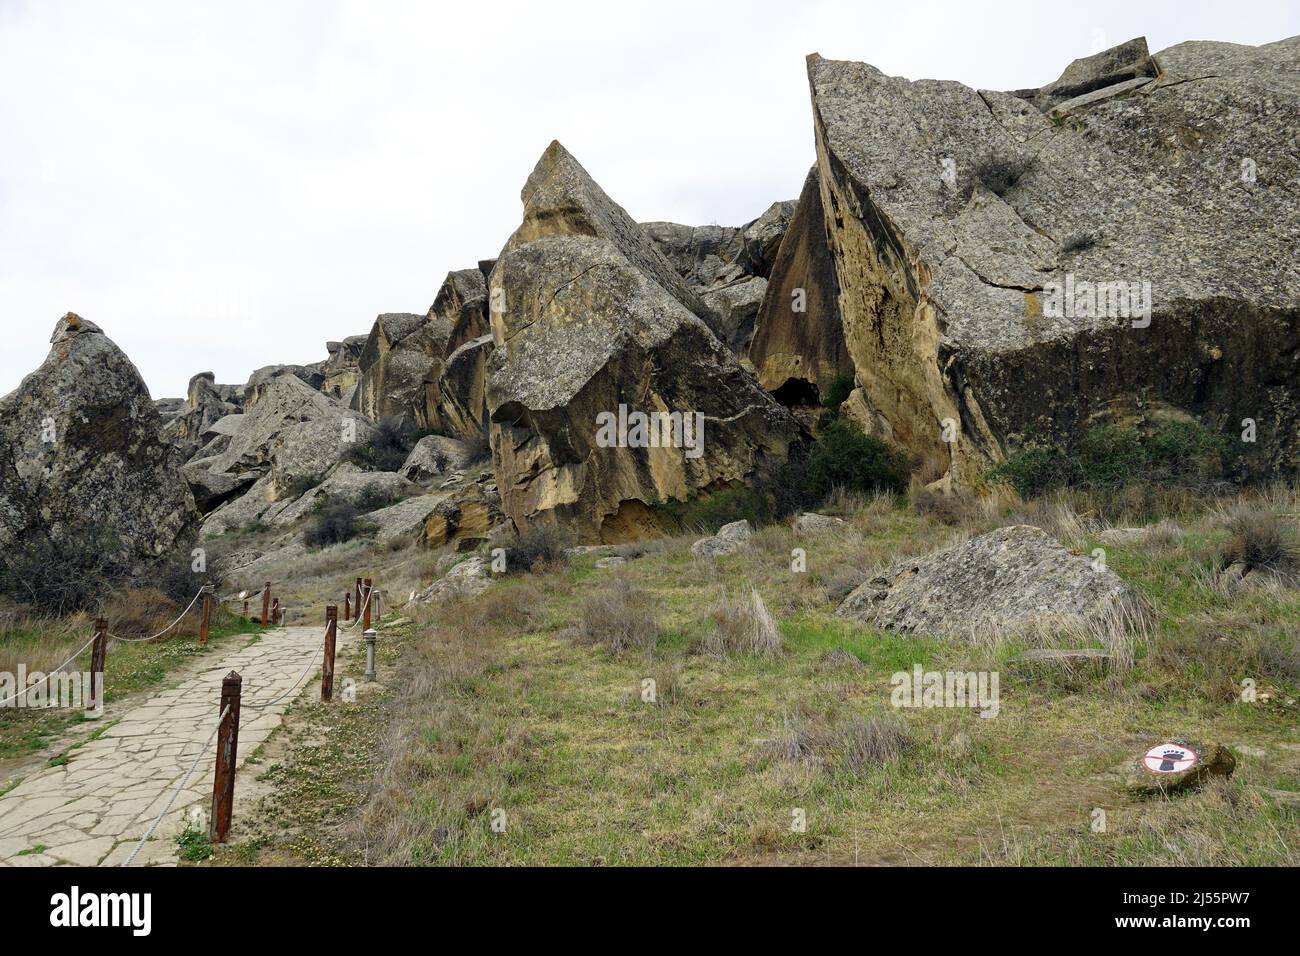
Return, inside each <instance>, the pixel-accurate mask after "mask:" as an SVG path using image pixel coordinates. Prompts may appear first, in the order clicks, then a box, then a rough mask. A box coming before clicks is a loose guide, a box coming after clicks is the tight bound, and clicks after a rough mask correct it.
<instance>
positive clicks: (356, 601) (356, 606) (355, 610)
mask: <svg viewBox="0 0 1300 956" xmlns="http://www.w3.org/2000/svg"><path fill="white" fill-rule="evenodd" d="M360 616H361V579H360V578H357V593H356V596H355V597H353V598H352V620H354V621H355V620H356V619H357V618H359V617H360Z"/></svg>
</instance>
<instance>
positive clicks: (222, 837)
mask: <svg viewBox="0 0 1300 956" xmlns="http://www.w3.org/2000/svg"><path fill="white" fill-rule="evenodd" d="M243 683H244V680H243V678H242V677H240V676H239V675H238V674H237V673H235V672H234V671H231V672H230V673H229V674H227V675H226V677H225V680H223V681H222V682H221V709H220V710H219V711H218V713H224V714H225V716H224V717H223V718H222V719H221V729H220V730H218V731H217V768H216V773H215V774H214V776H213V780H212V820H211V823H209V825H208V839H209V840H211V841H212V842H213V843H225V842H226V834H227V833H228V832H229V831H230V812H231V809H232V808H233V807H234V805H235V759H236V757H237V756H238V751H239V695H240V689H241V687H242V686H243Z"/></svg>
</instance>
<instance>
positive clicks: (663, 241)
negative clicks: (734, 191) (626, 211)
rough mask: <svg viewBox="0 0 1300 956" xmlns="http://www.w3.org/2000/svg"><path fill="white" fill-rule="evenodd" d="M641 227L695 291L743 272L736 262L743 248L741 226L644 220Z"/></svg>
mask: <svg viewBox="0 0 1300 956" xmlns="http://www.w3.org/2000/svg"><path fill="white" fill-rule="evenodd" d="M641 229H642V231H643V232H645V234H646V235H647V236H649V237H650V239H651V241H653V242H654V244H655V247H656V248H657V249H658V250H659V252H660V253H662V254H663V257H664V258H665V259H667V260H668V263H669V264H670V265H671V266H672V267H673V271H675V272H676V273H677V274H678V275H679V276H681V277H682V278H683V279H685V280H686V283H687V284H688V285H689V286H691V287H692V288H694V289H695V290H696V291H699V290H701V289H707V288H711V287H712V286H715V285H725V284H726V283H728V282H735V281H736V280H737V279H740V278H743V277H744V275H745V272H744V269H743V268H742V267H741V266H740V264H739V263H738V261H737V260H738V259H740V257H741V255H742V254H743V252H744V249H745V239H744V229H743V228H740V227H736V226H717V225H709V226H684V225H682V224H681V223H676V222H643V223H641Z"/></svg>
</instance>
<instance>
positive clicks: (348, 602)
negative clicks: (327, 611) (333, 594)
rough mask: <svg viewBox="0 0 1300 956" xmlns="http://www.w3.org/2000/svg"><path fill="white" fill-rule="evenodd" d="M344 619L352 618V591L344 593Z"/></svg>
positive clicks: (349, 619)
mask: <svg viewBox="0 0 1300 956" xmlns="http://www.w3.org/2000/svg"><path fill="white" fill-rule="evenodd" d="M343 620H345V621H351V620H352V592H351V591H348V592H347V593H346V594H344V595H343Z"/></svg>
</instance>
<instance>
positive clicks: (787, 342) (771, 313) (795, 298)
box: [749, 166, 853, 406]
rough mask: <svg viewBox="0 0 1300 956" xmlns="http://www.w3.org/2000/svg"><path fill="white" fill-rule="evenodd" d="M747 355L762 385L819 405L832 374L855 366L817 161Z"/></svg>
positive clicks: (786, 400) (786, 398) (784, 397)
mask: <svg viewBox="0 0 1300 956" xmlns="http://www.w3.org/2000/svg"><path fill="white" fill-rule="evenodd" d="M749 360H750V361H751V362H752V363H753V364H754V369H755V370H756V371H757V373H758V380H759V382H761V383H762V385H763V387H764V388H766V389H767V390H768V391H770V392H772V393H773V394H775V395H776V397H777V399H778V400H779V401H780V402H781V403H782V404H783V405H790V406H796V405H812V406H816V405H819V404H820V403H821V400H822V399H823V398H824V397H825V394H826V389H827V387H828V386H829V385H830V383H831V382H832V381H834V380H835V379H836V378H837V377H838V376H841V375H851V374H852V372H853V363H852V362H851V361H850V360H849V353H848V350H847V349H846V348H845V345H844V328H843V325H842V324H841V322H840V306H839V286H838V283H837V277H836V273H835V259H834V257H833V256H832V255H831V252H830V248H829V247H828V246H827V244H826V217H825V213H824V212H823V210H822V196H821V182H820V180H819V178H818V175H817V168H816V167H815V166H814V167H813V168H812V170H810V171H809V173H808V177H807V179H806V180H804V185H803V191H802V192H801V193H800V194H799V203H798V206H797V207H796V209H795V213H794V217H793V218H792V219H791V220H790V225H789V228H788V229H786V231H785V233H784V237H783V238H782V240H781V245H780V248H779V249H778V250H777V252H776V255H775V259H774V261H773V264H772V269H771V272H770V274H769V277H768V283H767V286H766V289H765V295H764V297H763V301H762V302H761V303H760V306H759V310H758V313H757V315H756V318H755V328H754V333H753V341H752V342H751V343H750V346H749Z"/></svg>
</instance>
